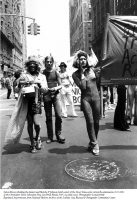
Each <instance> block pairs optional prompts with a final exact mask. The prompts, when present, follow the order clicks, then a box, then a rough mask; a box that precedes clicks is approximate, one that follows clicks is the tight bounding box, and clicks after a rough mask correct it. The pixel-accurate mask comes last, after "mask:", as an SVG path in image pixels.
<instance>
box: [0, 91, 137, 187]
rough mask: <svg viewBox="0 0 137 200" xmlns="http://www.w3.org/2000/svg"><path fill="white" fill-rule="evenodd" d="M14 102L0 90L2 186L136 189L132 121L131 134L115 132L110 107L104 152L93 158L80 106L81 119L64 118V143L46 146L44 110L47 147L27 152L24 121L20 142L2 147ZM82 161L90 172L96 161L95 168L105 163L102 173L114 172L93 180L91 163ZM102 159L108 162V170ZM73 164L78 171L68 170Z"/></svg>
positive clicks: (136, 132)
mask: <svg viewBox="0 0 137 200" xmlns="http://www.w3.org/2000/svg"><path fill="white" fill-rule="evenodd" d="M15 102H16V100H14V99H13V98H11V99H9V100H7V99H6V90H0V133H1V151H2V158H1V188H11V189H137V127H136V126H133V125H131V132H128V131H117V130H114V129H113V115H114V110H108V111H107V112H106V115H107V116H106V118H103V119H101V121H100V132H99V138H98V141H99V144H100V156H93V155H92V154H91V153H90V152H88V151H87V145H88V135H87V131H86V126H85V119H84V117H83V113H82V112H81V111H80V108H79V106H77V107H76V111H77V114H78V118H71V117H68V118H66V119H63V131H62V132H63V135H64V136H65V138H66V143H65V144H59V143H57V142H56V141H54V142H53V143H51V144H46V137H47V134H46V126H45V114H44V111H43V114H42V115H41V116H40V119H41V127H42V128H41V139H42V143H43V147H42V150H41V151H38V152H37V153H35V154H32V153H30V152H29V144H30V143H29V138H28V134H27V129H26V125H25V128H24V131H23V134H22V136H21V140H20V143H19V144H17V145H12V146H9V147H8V148H6V149H5V148H3V142H4V136H5V132H6V129H7V126H8V122H9V119H10V117H11V114H12V110H13V109H14V105H15ZM84 163H86V164H87V165H88V169H90V170H91V168H92V169H93V166H92V164H93V163H96V166H97V165H98V166H102V169H101V167H100V176H101V171H102V173H103V170H104V171H105V170H108V171H109V174H110V175H111V176H109V177H108V178H105V176H104V179H103V178H102V179H101V178H100V177H99V176H98V177H96V178H95V179H92V177H90V179H89V177H88V176H87V175H89V174H88V171H87V165H85V164H84ZM103 163H105V164H107V167H106V169H104V167H105V165H103ZM73 164H74V165H73ZM90 165H91V166H90ZM81 166H84V167H85V168H84V169H85V173H84V172H83V171H80V170H81V169H82V168H81ZM98 166H97V167H98ZM73 167H74V170H69V169H70V168H73ZM76 168H77V170H79V174H78V173H72V172H76V171H75V169H76ZM84 169H83V170H84ZM95 169H96V170H97V168H95ZM115 169H116V170H117V172H116V171H115ZM80 172H81V173H80ZM92 172H93V170H92ZM114 174H115V175H114ZM107 175H108V174H107ZM85 177H86V178H85Z"/></svg>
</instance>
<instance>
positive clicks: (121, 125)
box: [114, 85, 130, 131]
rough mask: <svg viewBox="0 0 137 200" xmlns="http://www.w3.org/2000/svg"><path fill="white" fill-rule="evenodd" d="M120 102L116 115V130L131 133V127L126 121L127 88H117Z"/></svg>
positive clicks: (123, 86) (121, 86)
mask: <svg viewBox="0 0 137 200" xmlns="http://www.w3.org/2000/svg"><path fill="white" fill-rule="evenodd" d="M117 95H118V101H117V105H116V109H115V113H114V129H117V130H121V131H129V130H130V127H129V125H128V123H127V121H126V116H125V111H126V87H125V85H119V86H118V87H117Z"/></svg>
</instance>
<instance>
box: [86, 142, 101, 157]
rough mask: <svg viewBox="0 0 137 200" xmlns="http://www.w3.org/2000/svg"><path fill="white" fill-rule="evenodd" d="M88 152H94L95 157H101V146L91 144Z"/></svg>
mask: <svg viewBox="0 0 137 200" xmlns="http://www.w3.org/2000/svg"><path fill="white" fill-rule="evenodd" d="M88 151H90V152H92V154H93V155H94V156H99V145H98V144H95V145H94V146H93V145H92V144H89V146H88Z"/></svg>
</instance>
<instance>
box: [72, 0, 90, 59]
mask: <svg viewBox="0 0 137 200" xmlns="http://www.w3.org/2000/svg"><path fill="white" fill-rule="evenodd" d="M69 24H70V55H71V56H72V55H73V54H74V53H75V52H76V51H77V50H79V49H81V50H84V51H86V52H87V53H89V52H90V49H91V42H92V34H91V29H92V21H91V4H90V0H70V1H69Z"/></svg>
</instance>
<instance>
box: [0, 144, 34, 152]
mask: <svg viewBox="0 0 137 200" xmlns="http://www.w3.org/2000/svg"><path fill="white" fill-rule="evenodd" d="M29 147H30V145H29V144H21V143H19V144H9V145H6V146H5V147H3V149H4V150H5V151H4V152H3V153H2V155H6V154H17V153H21V152H30V148H29Z"/></svg>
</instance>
